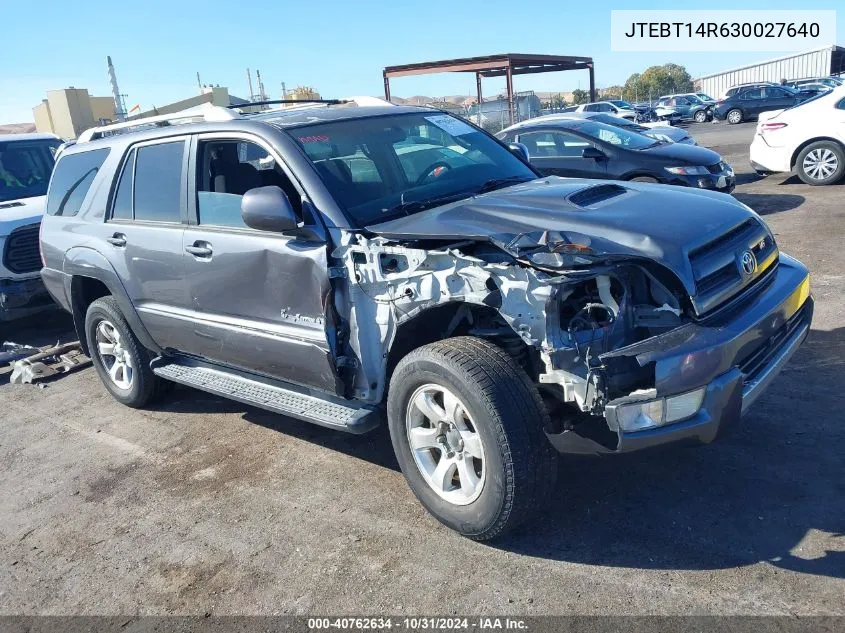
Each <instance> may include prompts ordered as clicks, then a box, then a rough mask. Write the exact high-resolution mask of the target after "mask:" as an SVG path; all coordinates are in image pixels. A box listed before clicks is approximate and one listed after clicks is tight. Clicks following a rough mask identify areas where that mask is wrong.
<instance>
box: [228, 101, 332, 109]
mask: <svg viewBox="0 0 845 633" xmlns="http://www.w3.org/2000/svg"><path fill="white" fill-rule="evenodd" d="M285 103H290V104H300V103H325V104H326V105H340V104H342V103H348V101H345V100H343V99H269V100H267V101H248V102H246V103H239V104H237V105H234V104H233V105H229V106H226V107H227V108H228V109H230V110H236V109H238V108H251V107H253V106H263V105H277V104H285Z"/></svg>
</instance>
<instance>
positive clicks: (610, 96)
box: [601, 86, 625, 101]
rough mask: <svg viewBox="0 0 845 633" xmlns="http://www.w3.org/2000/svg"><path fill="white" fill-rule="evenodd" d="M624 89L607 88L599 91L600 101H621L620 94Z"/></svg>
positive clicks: (618, 87)
mask: <svg viewBox="0 0 845 633" xmlns="http://www.w3.org/2000/svg"><path fill="white" fill-rule="evenodd" d="M624 90H625V88H624V87H623V86H609V87H607V88H604V89H603V90H602V91H601V99H602V101H612V100H614V99H622V98H623V97H622V94H623V92H624Z"/></svg>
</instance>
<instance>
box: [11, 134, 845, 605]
mask: <svg viewBox="0 0 845 633" xmlns="http://www.w3.org/2000/svg"><path fill="white" fill-rule="evenodd" d="M690 129H691V132H692V133H693V135H694V136H696V137H697V138H698V139H699V140H700V142H701V143H702V144H705V145H708V146H711V147H714V148H715V149H716V150H718V151H719V152H721V153H722V154H723V156H724V157H725V158H726V159H727V160H728V161H729V162H731V163H732V164H734V166H735V167H736V169H737V171H738V172H739V182H740V185H739V186H738V188H737V191H736V197H737V198H739V199H741V200H742V201H743V202H745V203H747V204H749V205H750V206H751V207H753V208H754V209H756V210H757V211H758V212H760V213H761V214H763V215H764V217H765V219H766V221H767V222H769V223H770V225H771V227H772V229H773V230H774V231H775V233H776V235H777V239H778V241H779V243H780V246H781V248H782V249H783V250H785V251H787V252H789V253H791V254H793V255H795V256H797V257H799V258H800V259H802V260H803V261H804V262H806V263H807V264H808V265H809V266H810V268H811V270H812V273H813V289H814V293H815V297H816V300H817V304H816V318H815V321H814V324H813V332H812V334H811V336H810V339H809V340H808V342H807V344H806V345H805V346H804V347H803V348H802V349H801V350H800V351H799V353H798V354H797V355H796V356H795V357H794V359H793V360H792V362H791V363H790V365H789V366H788V368H787V369H786V370H785V372H784V373H783V374H782V375H781V376H780V377H779V378H778V380H777V381H776V382H775V383H774V385H773V386H772V387H771V388H770V389H769V391H768V392H767V393H766V395H765V396H764V397H763V398H761V399H760V400H759V401H758V403H757V404H756V405H755V407H754V408H753V409H752V411H751V412H750V414H749V415H748V416H746V418H744V420H743V423H742V425H741V426H738V427H737V428H734V429H731V430H728V431H727V432H726V433H725V434H724V436H723V437H721V438H720V441H718V442H716V443H714V444H711V445H708V446H703V447H688V448H677V449H672V450H665V451H660V452H657V453H650V454H647V455H646V454H644V455H631V456H626V457H622V458H606V459H599V458H577V459H576V458H570V459H565V460H562V463H561V476H560V486H559V494H558V498H557V500H556V502H555V503H554V504H553V506H552V507H551V508H550V510H549V512H548V513H547V514H546V515H545V516H544V517H542V518H541V519H540V520H539V521H538V522H536V523H535V524H533V525H531V526H529V527H527V528H525V529H523V530H522V531H520V532H519V533H517V534H515V535H513V536H512V537H510V538H509V539H507V540H505V541H503V542H500V543H497V544H495V545H483V544H477V543H473V542H472V541H469V540H466V539H463V538H461V537H460V536H458V535H456V534H454V533H453V532H451V531H449V530H448V529H446V528H444V527H442V526H440V524H438V523H437V522H436V521H435V520H434V519H432V518H430V517H429V516H428V515H427V514H426V512H425V510H423V508H422V507H421V506H420V505H419V504H418V503H417V502H416V500H415V499H414V498H413V496H412V495H411V493H410V491H409V490H408V488H407V486H406V485H405V482H404V480H403V478H402V476H401V474H400V473H399V472H398V469H397V466H396V463H395V460H394V458H393V456H392V453H391V449H390V442H389V439H388V437H387V433H386V430H384V429H382V430H377V431H376V432H374V433H373V434H371V435H369V436H365V437H354V436H348V435H344V434H340V433H335V432H332V431H329V430H325V429H322V428H319V427H314V426H310V425H307V424H304V423H301V422H297V421H293V420H289V419H286V418H283V417H280V416H274V415H271V414H268V413H264V412H262V411H259V410H255V409H250V408H248V407H244V406H242V405H240V404H237V403H233V402H230V401H226V400H222V399H219V398H215V397H212V396H208V395H205V394H202V393H200V392H197V391H192V390H189V389H181V388H180V389H177V390H175V391H174V392H173V393H172V394H171V395H170V396H169V397H168V398H167V399H166V400H165V401H164V402H163V403H161V404H159V405H158V406H157V407H156V408H155V409H150V410H146V411H134V410H132V409H127V408H125V407H122V406H121V405H119V404H118V403H117V402H115V401H114V400H112V399H111V397H109V396H108V394H107V393H106V392H105V390H104V389H103V387H102V386H101V385H100V382H99V380H98V378H97V376H96V374H95V373H94V371H93V369H90V368H89V369H85V370H83V371H80V372H78V373H76V374H73V375H69V376H66V377H64V378H61V379H59V380H56V381H54V382H51V383H50V384H49V386H47V387H46V388H44V389H39V388H37V387H33V386H15V385H9V384H6V379H5V377H3V378H2V379H0V411H2V420H3V423H2V425H0V460H1V462H0V463H2V466H0V472H2V493H0V614H127V613H128V614H170V613H177V614H194V613H199V614H202V613H212V614H215V615H223V614H283V613H296V614H308V613H322V614H326V613H328V614H339V613H345V614H352V613H355V614H385V613H391V614H408V613H411V614H449V613H466V614H491V613H496V614H522V615H535V614H536V615H539V614H658V613H659V614H707V613H728V614H800V615H809V614H845V601H843V596H845V580H843V578H845V538H843V531H845V478H843V469H842V466H843V460H842V445H843V440H845V425H843V413H842V411H843V409H845V400H844V399H843V395H842V387H843V382H845V371H843V368H844V367H845V361H843V359H845V329H843V328H845V311H843V305H845V303H843V300H842V295H843V291H845V282H843V274H842V270H843V266H845V239H843V238H845V230H843V227H845V205H843V194H845V185H839V186H834V187H827V188H812V187H808V186H805V185H803V184H802V183H800V181H798V180H797V179H796V178H794V177H786V176H773V177H769V178H766V179H758V178H757V177H756V176H754V175H753V173H752V172H751V170H750V168H749V166H748V159H747V146H748V143H749V142H750V138H751V136H752V134H753V124H744V125H740V126H732V127H728V126H726V125H724V124H718V125H714V124H702V125H697V126H692V127H691V128H690ZM66 324H67V321H66V320H64V319H62V318H58V319H56V320H54V321H53V322H52V323H51V324H50V329H48V330H47V331H46V333H45V331H43V330H41V331H36V330H32V329H30V330H22V329H18V330H17V331H15V332H5V333H4V336H5V338H7V339H13V340H17V341H19V342H37V343H39V344H43V343H46V342H51V341H52V340H55V339H56V338H61V337H64V338H67V337H68V336H70V335H69V334H68V332H67V330H66ZM22 339H23V340H22Z"/></svg>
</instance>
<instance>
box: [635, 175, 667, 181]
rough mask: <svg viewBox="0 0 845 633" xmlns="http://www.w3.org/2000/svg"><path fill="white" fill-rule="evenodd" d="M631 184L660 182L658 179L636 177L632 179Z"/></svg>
mask: <svg viewBox="0 0 845 633" xmlns="http://www.w3.org/2000/svg"><path fill="white" fill-rule="evenodd" d="M631 182H660V181H659V180H658V179H657V178H652V177H651V176H636V177H634V178H631Z"/></svg>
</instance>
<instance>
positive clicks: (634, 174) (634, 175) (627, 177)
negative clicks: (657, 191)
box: [620, 171, 660, 182]
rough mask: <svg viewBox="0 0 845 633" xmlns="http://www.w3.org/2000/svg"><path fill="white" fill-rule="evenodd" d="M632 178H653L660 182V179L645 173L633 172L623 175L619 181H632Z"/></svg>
mask: <svg viewBox="0 0 845 633" xmlns="http://www.w3.org/2000/svg"><path fill="white" fill-rule="evenodd" d="M634 178H654V179H655V180H656V181H657V182H660V178H658V177H657V176H655V175H654V174H650V173H649V172H647V171H635V172H632V173H630V174H625V175H624V176H623V177H622V178H620V180H633V179H634Z"/></svg>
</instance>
